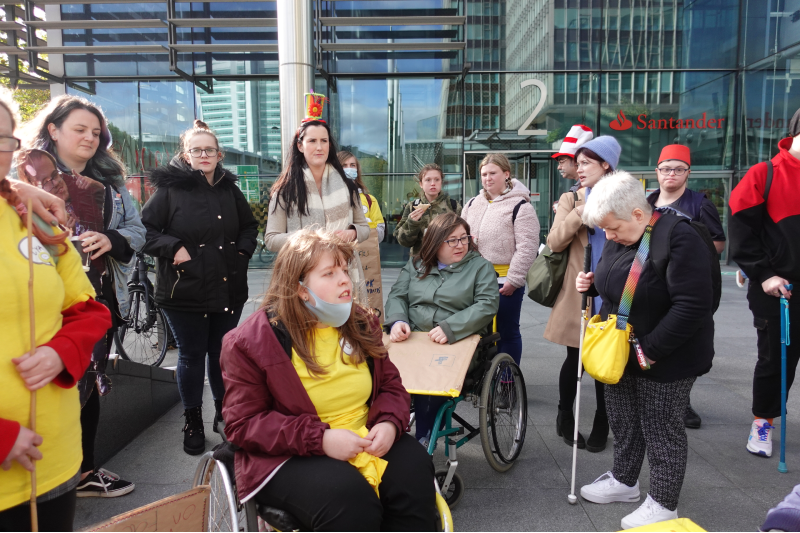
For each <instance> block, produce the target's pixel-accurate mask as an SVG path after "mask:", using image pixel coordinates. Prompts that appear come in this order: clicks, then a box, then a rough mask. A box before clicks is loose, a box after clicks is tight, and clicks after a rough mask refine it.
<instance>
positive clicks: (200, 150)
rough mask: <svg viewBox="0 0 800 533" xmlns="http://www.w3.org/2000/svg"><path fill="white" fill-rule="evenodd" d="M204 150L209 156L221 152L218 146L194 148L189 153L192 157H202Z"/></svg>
mask: <svg viewBox="0 0 800 533" xmlns="http://www.w3.org/2000/svg"><path fill="white" fill-rule="evenodd" d="M203 152H205V153H206V155H207V156H208V157H214V156H215V155H217V154H218V153H219V150H217V149H216V148H192V149H191V150H189V154H190V155H191V156H192V157H200V156H201V155H202V154H203Z"/></svg>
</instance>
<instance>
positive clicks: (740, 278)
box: [736, 270, 747, 289]
mask: <svg viewBox="0 0 800 533" xmlns="http://www.w3.org/2000/svg"><path fill="white" fill-rule="evenodd" d="M746 281H747V278H746V277H744V274H743V273H742V271H741V270H737V271H736V285H737V286H738V287H739V288H740V289H744V284H745V283H746Z"/></svg>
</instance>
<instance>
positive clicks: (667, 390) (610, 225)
mask: <svg viewBox="0 0 800 533" xmlns="http://www.w3.org/2000/svg"><path fill="white" fill-rule="evenodd" d="M583 222H584V224H586V225H587V226H590V227H592V226H595V225H597V226H600V227H601V228H603V229H604V230H605V234H606V239H607V242H606V244H605V247H604V248H603V254H602V258H601V259H600V262H599V263H598V265H597V267H596V269H595V272H590V273H588V274H584V273H580V274H579V275H578V277H577V279H576V287H577V289H578V291H579V292H586V293H588V294H589V295H600V296H601V297H602V299H603V306H602V308H601V309H600V315H601V316H602V318H603V319H606V318H607V316H608V315H609V314H618V313H619V308H620V300H621V297H622V292H623V289H624V287H625V284H626V281H627V279H628V274H629V272H630V271H631V269H632V267H633V266H634V265H635V264H638V266H641V267H642V268H641V271H640V277H639V280H638V284H636V289H635V292H634V295H633V303H632V306H631V307H630V310H629V312H628V323H629V324H630V325H631V326H632V327H633V335H634V337H635V339H636V340H637V341H638V344H639V346H641V349H642V351H643V352H644V355H645V360H644V361H643V362H642V364H640V363H639V362H638V361H637V357H636V355H635V353H634V344H633V343H632V345H631V351H630V354H629V358H628V364H627V366H626V368H625V372H624V374H623V376H622V378H621V379H620V381H619V382H618V383H617V384H616V385H606V388H605V397H606V408H607V410H608V421H609V424H610V425H611V429H612V431H613V432H614V441H615V443H614V466H613V468H612V470H611V471H609V472H606V473H605V474H603V475H602V476H600V477H599V478H597V480H595V481H594V483H591V484H589V485H585V486H584V487H582V488H581V496H583V497H584V499H586V500H588V501H591V502H594V503H612V502H636V501H639V499H640V497H641V494H640V492H639V481H638V478H639V472H640V470H641V468H642V462H643V461H644V456H645V452H647V457H648V463H649V465H650V490H649V493H648V495H647V498H646V500H645V502H644V503H643V504H642V505H641V506H640V507H639V508H638V509H637V510H636V511H634V512H633V513H631V514H629V515H628V516H626V517H625V518H623V519H622V529H628V528H633V527H639V526H643V525H646V524H651V523H655V522H660V521H662V520H669V519H673V518H677V516H678V512H677V507H678V496H679V495H680V491H681V486H682V485H683V478H684V474H685V471H686V457H687V454H688V443H687V439H686V430H685V428H684V424H683V415H684V413H685V411H686V405H687V403H688V402H689V393H690V391H691V389H692V385H693V384H694V381H695V379H697V376H700V375H702V374H705V373H707V372H708V371H709V370H710V369H711V361H712V359H713V357H714V320H713V315H712V285H711V261H713V260H715V258H712V257H711V252H710V250H709V249H708V247H707V246H706V243H705V242H704V241H703V239H702V238H701V236H700V234H699V233H697V231H696V230H695V229H694V228H693V227H692V226H691V224H690V223H689V222H687V221H686V220H684V219H682V217H676V216H675V215H670V214H660V213H655V214H654V213H653V210H652V207H651V206H650V205H649V204H648V203H647V200H646V199H645V195H644V191H643V190H642V184H641V182H639V181H638V180H636V179H635V178H633V177H632V176H631V175H630V174H628V173H627V172H617V173H615V174H612V175H610V176H607V177H605V178H604V179H602V180H600V182H599V183H598V184H597V185H596V186H595V188H594V190H593V191H592V195H591V197H590V198H589V200H588V201H587V202H586V206H585V208H584V211H583ZM648 228H651V229H650V230H648ZM648 231H650V232H651V233H650V239H649V244H650V246H649V250H652V249H654V248H655V247H656V246H660V244H659V243H661V244H663V240H664V239H666V240H667V241H668V243H669V245H668V250H669V253H668V256H667V258H666V259H664V260H662V259H660V258H655V260H654V258H653V256H652V254H643V253H642V252H643V251H644V250H645V249H648V246H647V240H645V245H644V246H642V247H641V249H640V244H641V242H642V240H643V236H644V235H645V234H646V232H648ZM703 257H706V258H707V259H708V260H702V259H701V258H703ZM634 258H636V260H635V261H634ZM642 261H643V263H642ZM664 263H666V264H664ZM623 312H624V311H623Z"/></svg>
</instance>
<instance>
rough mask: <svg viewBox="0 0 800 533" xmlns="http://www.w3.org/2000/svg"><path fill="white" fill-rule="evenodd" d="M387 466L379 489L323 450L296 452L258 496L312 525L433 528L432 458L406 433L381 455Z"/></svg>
mask: <svg viewBox="0 0 800 533" xmlns="http://www.w3.org/2000/svg"><path fill="white" fill-rule="evenodd" d="M383 458H384V459H385V460H386V461H388V463H389V464H388V466H387V467H386V471H385V472H384V474H383V478H382V479H381V484H380V485H379V486H378V489H379V492H380V499H379V498H378V496H377V495H376V494H375V490H373V488H372V487H371V486H370V485H369V483H367V481H366V480H365V479H364V477H363V476H362V475H361V474H360V473H359V472H358V470H356V469H355V467H353V466H352V465H351V464H350V463H347V462H345V461H338V460H336V459H331V458H330V457H327V456H324V455H314V456H310V457H292V458H291V459H289V461H287V462H286V463H285V464H284V465H283V466H282V467H281V468H280V470H278V472H277V473H276V474H275V477H273V478H272V479H271V480H270V481H269V483H267V486H266V487H264V488H263V489H261V491H259V493H258V494H256V496H255V499H256V502H258V503H260V504H262V505H269V506H272V507H278V508H280V509H283V510H284V511H286V512H288V513H290V514H292V515H293V516H294V517H295V518H296V519H297V520H299V521H300V523H301V524H303V526H304V529H306V530H308V531H433V530H434V529H435V527H436V526H435V524H436V522H435V519H436V501H435V498H436V491H435V489H434V486H433V474H434V468H433V461H432V460H431V457H430V456H429V455H428V454H427V452H426V451H425V449H424V448H423V447H422V446H420V445H419V443H418V442H417V441H416V440H414V438H413V437H411V436H410V435H408V434H407V433H404V434H403V436H402V437H400V439H399V440H398V441H397V442H395V443H394V445H393V446H392V448H391V449H390V450H389V452H388V453H387V454H386V455H385V456H383Z"/></svg>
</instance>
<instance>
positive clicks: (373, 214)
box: [359, 192, 384, 229]
mask: <svg viewBox="0 0 800 533" xmlns="http://www.w3.org/2000/svg"><path fill="white" fill-rule="evenodd" d="M359 196H360V197H361V207H362V208H363V209H364V216H365V217H366V219H367V224H369V227H370V228H372V229H375V228H377V227H378V224H384V220H383V214H382V213H381V208H380V206H379V205H378V200H376V199H375V197H374V196H372V195H371V194H370V195H369V197H370V199H371V200H372V206H371V207H370V205H369V201H368V200H367V195H366V194H364V193H363V192H362V193H361V194H359Z"/></svg>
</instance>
